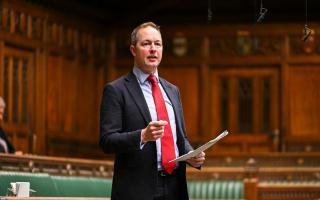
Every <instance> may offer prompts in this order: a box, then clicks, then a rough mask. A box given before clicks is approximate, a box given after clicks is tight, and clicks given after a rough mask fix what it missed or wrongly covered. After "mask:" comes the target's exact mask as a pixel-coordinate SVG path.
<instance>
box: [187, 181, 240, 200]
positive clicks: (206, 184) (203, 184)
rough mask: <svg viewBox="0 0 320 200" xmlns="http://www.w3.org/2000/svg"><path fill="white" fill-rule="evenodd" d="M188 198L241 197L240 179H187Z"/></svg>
mask: <svg viewBox="0 0 320 200" xmlns="http://www.w3.org/2000/svg"><path fill="white" fill-rule="evenodd" d="M188 192H189V197H190V199H243V198H244V185H243V182H242V181H236V180H230V181H229V180H228V181H219V180H201V181H198V180H188Z"/></svg>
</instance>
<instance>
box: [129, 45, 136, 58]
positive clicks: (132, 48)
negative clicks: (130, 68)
mask: <svg viewBox="0 0 320 200" xmlns="http://www.w3.org/2000/svg"><path fill="white" fill-rule="evenodd" d="M130 52H131V54H132V55H133V56H136V47H135V46H133V45H130Z"/></svg>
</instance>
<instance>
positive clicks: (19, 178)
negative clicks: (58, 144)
mask: <svg viewBox="0 0 320 200" xmlns="http://www.w3.org/2000/svg"><path fill="white" fill-rule="evenodd" d="M11 182H30V189H33V190H35V191H36V192H35V193H32V196H43V197H44V196H45V197H55V196H58V190H57V187H56V185H55V184H54V182H53V181H52V179H51V177H50V176H49V174H46V173H24V172H6V171H0V196H6V195H7V194H10V192H9V190H8V188H11V186H10V183H11Z"/></svg>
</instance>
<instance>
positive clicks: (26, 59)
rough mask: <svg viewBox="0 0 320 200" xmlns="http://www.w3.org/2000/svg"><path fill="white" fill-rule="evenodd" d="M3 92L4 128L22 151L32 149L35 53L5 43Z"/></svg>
mask: <svg viewBox="0 0 320 200" xmlns="http://www.w3.org/2000/svg"><path fill="white" fill-rule="evenodd" d="M1 49H2V53H1V57H2V58H1V65H0V69H1V80H0V82H1V83H3V84H2V85H1V87H0V94H1V96H3V98H4V99H5V101H6V112H5V116H4V128H5V131H6V132H7V134H8V136H9V138H10V139H11V140H12V142H13V144H14V145H15V146H18V147H19V149H17V150H20V151H23V152H28V151H29V150H30V149H31V146H30V139H31V134H32V133H31V131H30V130H31V126H32V117H31V116H30V113H32V109H33V106H32V102H33V96H32V94H33V91H32V90H33V79H34V78H33V66H34V62H33V54H32V53H31V52H29V51H26V50H21V49H15V48H10V47H5V46H4V45H3V44H2V45H1Z"/></svg>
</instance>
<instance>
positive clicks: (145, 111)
mask: <svg viewBox="0 0 320 200" xmlns="http://www.w3.org/2000/svg"><path fill="white" fill-rule="evenodd" d="M125 80H126V82H125V86H126V87H127V89H128V92H129V93H130V95H131V97H132V99H133V100H134V102H135V103H136V105H137V106H138V108H139V110H140V112H141V114H142V116H143V118H144V119H145V121H146V124H148V123H149V122H150V121H151V116H150V112H149V108H148V105H147V102H146V100H145V98H144V96H143V93H142V90H141V88H140V85H139V83H138V80H137V78H136V77H135V75H134V74H133V72H132V71H131V72H130V73H129V74H128V75H127V77H126V78H125Z"/></svg>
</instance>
